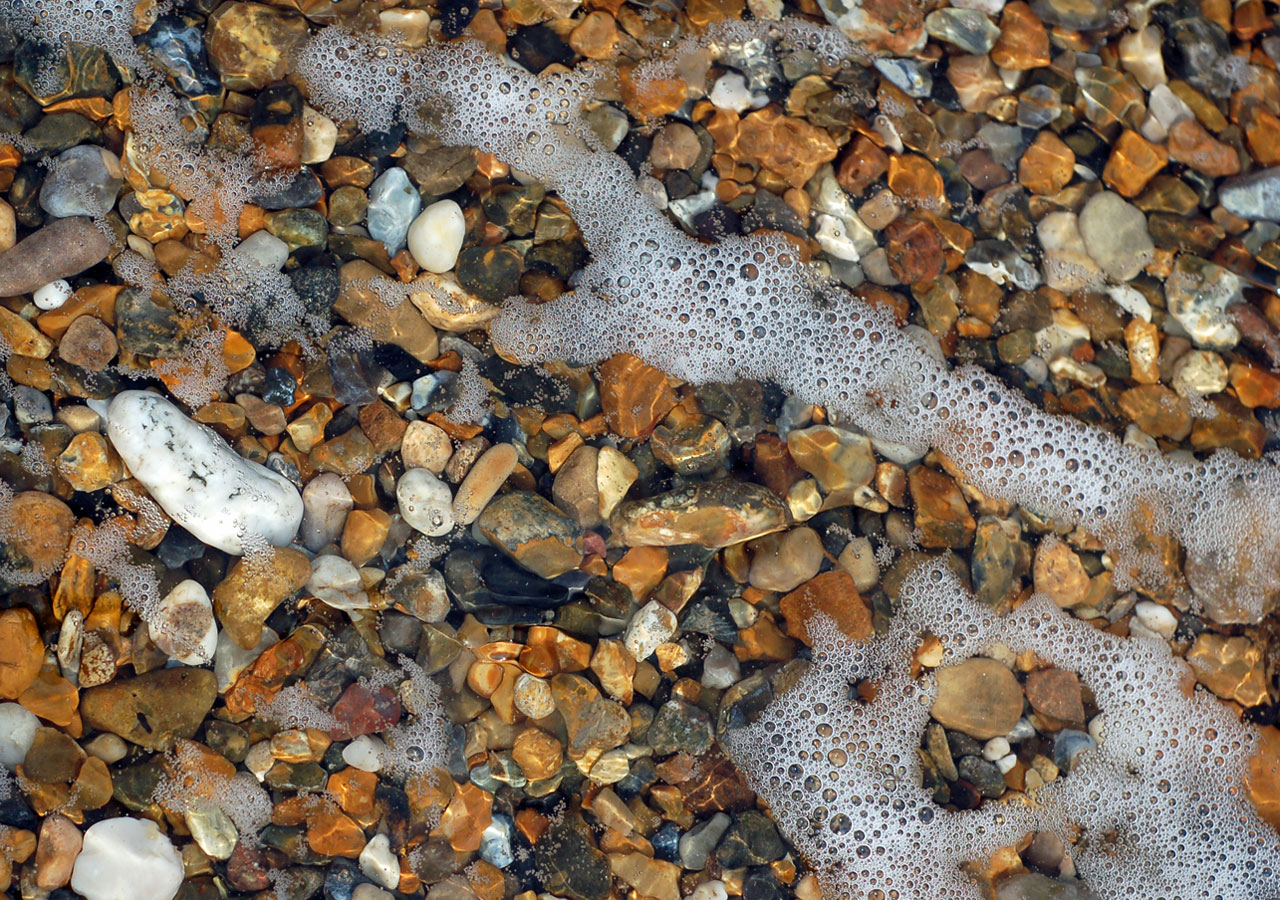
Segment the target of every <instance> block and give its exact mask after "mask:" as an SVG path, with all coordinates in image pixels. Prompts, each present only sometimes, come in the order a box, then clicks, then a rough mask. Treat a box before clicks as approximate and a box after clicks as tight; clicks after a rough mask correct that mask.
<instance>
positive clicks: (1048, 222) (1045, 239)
mask: <svg viewBox="0 0 1280 900" xmlns="http://www.w3.org/2000/svg"><path fill="white" fill-rule="evenodd" d="M1036 237H1038V238H1039V239H1040V246H1041V247H1042V248H1043V249H1044V259H1043V262H1042V264H1041V265H1042V267H1043V273H1044V283H1045V284H1047V285H1048V286H1049V287H1051V288H1054V289H1055V290H1059V291H1063V292H1065V293H1072V292H1074V291H1078V290H1082V289H1085V288H1092V287H1096V286H1098V284H1099V283H1100V282H1101V281H1102V270H1101V269H1100V268H1099V267H1098V264H1097V263H1095V262H1094V261H1093V257H1092V256H1090V255H1089V249H1088V247H1086V246H1085V243H1084V238H1083V237H1081V236H1080V224H1079V218H1078V217H1077V216H1076V214H1075V213H1073V212H1068V211H1060V212H1051V213H1049V214H1048V215H1046V216H1045V217H1044V218H1043V219H1041V220H1040V222H1039V223H1038V224H1037V225H1036Z"/></svg>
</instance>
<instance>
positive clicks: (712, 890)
mask: <svg viewBox="0 0 1280 900" xmlns="http://www.w3.org/2000/svg"><path fill="white" fill-rule="evenodd" d="M728 898H729V892H728V890H726V889H725V886H724V882H723V881H720V880H719V879H716V880H714V881H704V882H702V884H700V885H698V886H697V887H696V888H694V889H693V893H691V894H690V895H689V897H688V900H728Z"/></svg>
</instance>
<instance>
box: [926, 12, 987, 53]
mask: <svg viewBox="0 0 1280 900" xmlns="http://www.w3.org/2000/svg"><path fill="white" fill-rule="evenodd" d="M924 27H925V30H926V31H928V32H929V34H930V35H931V36H933V37H935V38H937V39H938V40H940V41H946V42H948V43H951V44H955V45H956V46H957V47H959V48H960V49H961V50H963V51H965V52H966V53H986V52H988V51H989V50H990V49H991V48H992V47H994V46H995V44H996V41H997V40H998V39H999V37H1000V29H999V28H998V27H996V24H995V23H994V22H992V21H991V20H990V19H989V18H987V17H986V16H985V15H983V14H982V13H981V12H979V11H978V10H976V9H957V8H954V7H949V8H945V9H939V10H934V11H933V12H931V13H929V15H927V16H925V17H924Z"/></svg>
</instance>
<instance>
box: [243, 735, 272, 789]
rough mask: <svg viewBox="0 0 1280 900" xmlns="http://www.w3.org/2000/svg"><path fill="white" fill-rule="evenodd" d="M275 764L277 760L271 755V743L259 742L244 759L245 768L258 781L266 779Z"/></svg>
mask: <svg viewBox="0 0 1280 900" xmlns="http://www.w3.org/2000/svg"><path fill="white" fill-rule="evenodd" d="M275 764H276V758H275V757H274V756H272V755H271V742H270V741H258V743H256V744H254V745H253V746H252V747H250V748H249V752H248V753H246V754H245V757H244V767H245V768H246V769H248V770H249V772H250V774H252V775H253V777H254V778H257V779H258V781H262V780H263V779H264V778H266V777H267V772H269V771H271V767H272V766H274V765H275Z"/></svg>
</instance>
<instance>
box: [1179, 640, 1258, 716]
mask: <svg viewBox="0 0 1280 900" xmlns="http://www.w3.org/2000/svg"><path fill="white" fill-rule="evenodd" d="M1187 662H1188V663H1190V665H1191V668H1192V669H1193V670H1194V671H1195V673H1196V680H1197V681H1199V682H1200V683H1201V684H1203V685H1204V686H1205V687H1207V688H1208V689H1209V690H1211V691H1213V692H1214V693H1215V694H1217V695H1218V696H1219V697H1221V698H1223V699H1224V700H1234V701H1236V702H1237V703H1239V704H1240V705H1241V706H1260V705H1262V704H1265V703H1268V702H1270V694H1269V692H1268V690H1267V675H1266V667H1265V665H1264V662H1263V652H1262V648H1261V647H1259V646H1258V645H1257V644H1255V643H1254V642H1253V641H1251V640H1249V639H1248V638H1247V637H1240V636H1238V637H1228V636H1227V635H1223V634H1215V633H1214V632H1211V631H1206V632H1204V633H1202V634H1200V635H1197V636H1196V641H1195V643H1194V644H1193V645H1192V647H1191V649H1190V650H1188V651H1187Z"/></svg>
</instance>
